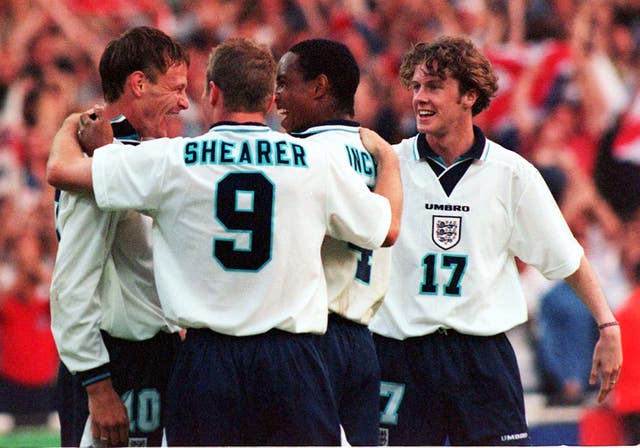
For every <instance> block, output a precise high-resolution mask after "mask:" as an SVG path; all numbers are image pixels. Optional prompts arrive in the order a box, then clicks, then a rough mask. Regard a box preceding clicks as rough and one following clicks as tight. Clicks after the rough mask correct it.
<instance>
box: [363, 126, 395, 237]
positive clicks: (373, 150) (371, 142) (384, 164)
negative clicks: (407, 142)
mask: <svg viewBox="0 0 640 448" xmlns="http://www.w3.org/2000/svg"><path fill="white" fill-rule="evenodd" d="M360 139H361V140H362V143H363V145H364V146H365V148H367V151H369V153H370V154H371V155H372V156H373V158H374V159H375V160H376V164H377V177H376V186H375V188H374V189H373V192H374V193H377V194H379V195H381V196H384V197H385V198H387V199H388V200H389V205H390V206H391V225H390V226H389V232H388V233H387V238H386V239H385V240H384V243H382V245H383V246H385V247H386V246H392V245H393V244H394V243H395V242H396V240H397V239H398V235H399V233H400V223H401V217H402V181H401V179H400V167H399V163H398V156H397V155H396V153H395V151H394V150H393V148H392V147H391V145H390V144H389V143H387V141H386V140H384V139H383V138H382V137H380V136H379V135H378V134H377V133H375V132H374V131H372V130H370V129H367V128H362V127H361V128H360Z"/></svg>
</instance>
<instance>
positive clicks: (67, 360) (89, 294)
mask: <svg viewBox="0 0 640 448" xmlns="http://www.w3.org/2000/svg"><path fill="white" fill-rule="evenodd" d="M115 219H116V218H115V217H114V216H113V214H109V213H104V212H103V211H101V210H100V209H99V208H98V207H97V205H96V203H95V200H94V199H93V196H92V195H91V194H87V193H83V194H80V193H66V192H63V193H61V195H60V202H59V205H58V210H57V215H56V225H57V230H58V233H59V235H60V241H59V245H58V253H57V256H56V263H55V268H54V272H53V276H52V280H51V290H50V292H51V300H50V306H51V329H52V333H53V337H54V339H55V342H56V346H57V348H58V353H59V355H60V359H61V360H62V362H64V364H65V365H66V366H67V368H68V369H69V371H71V372H72V373H78V372H83V371H89V370H92V369H96V368H100V367H101V366H103V367H104V366H105V365H106V364H108V362H109V354H108V352H107V349H106V347H105V345H104V342H103V340H102V336H101V334H100V322H101V315H102V312H101V306H100V296H99V293H98V286H99V283H100V279H101V276H102V271H103V267H104V264H105V261H106V257H107V254H108V252H109V248H110V246H111V243H112V241H113V232H112V231H110V229H111V228H112V226H115V224H116V223H115V222H114V221H115Z"/></svg>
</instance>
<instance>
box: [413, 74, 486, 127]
mask: <svg viewBox="0 0 640 448" xmlns="http://www.w3.org/2000/svg"><path fill="white" fill-rule="evenodd" d="M411 91H412V92H413V99H412V105H413V111H414V113H415V117H416V126H417V128H418V132H420V133H424V134H427V135H433V136H444V135H446V134H448V133H449V131H451V130H455V129H457V128H458V126H463V125H466V124H468V123H469V122H470V121H471V119H472V114H471V107H472V106H473V103H474V102H475V100H476V98H477V95H476V94H475V93H474V92H473V91H471V92H466V93H463V94H461V93H460V87H459V83H458V81H457V80H456V79H454V78H451V77H449V76H447V77H446V78H445V79H441V78H440V77H439V76H436V75H434V74H430V73H429V72H428V71H427V70H426V68H425V66H424V64H422V65H418V66H416V68H415V70H414V73H413V78H412V79H411Z"/></svg>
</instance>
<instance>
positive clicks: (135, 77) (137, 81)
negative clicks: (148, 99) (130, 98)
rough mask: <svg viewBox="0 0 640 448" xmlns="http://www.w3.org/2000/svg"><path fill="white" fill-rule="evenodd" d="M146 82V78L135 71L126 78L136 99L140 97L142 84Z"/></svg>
mask: <svg viewBox="0 0 640 448" xmlns="http://www.w3.org/2000/svg"><path fill="white" fill-rule="evenodd" d="M146 81H147V77H146V76H145V74H144V73H143V72H142V71H140V70H136V71H135V72H133V73H131V74H130V75H129V76H128V77H127V84H128V85H129V88H130V89H131V92H132V93H133V95H134V96H136V97H140V96H141V95H142V93H143V92H144V84H145V82H146Z"/></svg>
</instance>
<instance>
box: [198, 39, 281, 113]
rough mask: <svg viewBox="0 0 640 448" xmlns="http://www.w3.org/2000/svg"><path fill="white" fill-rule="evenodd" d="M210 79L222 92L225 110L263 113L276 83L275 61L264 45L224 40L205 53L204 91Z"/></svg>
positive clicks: (207, 87) (246, 40)
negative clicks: (205, 75) (205, 84)
mask: <svg viewBox="0 0 640 448" xmlns="http://www.w3.org/2000/svg"><path fill="white" fill-rule="evenodd" d="M210 81H213V82H214V84H215V85H216V86H217V87H218V88H219V89H220V90H221V91H222V93H223V94H224V104H225V107H226V108H227V110H228V111H230V112H264V113H266V112H267V111H268V108H269V104H270V103H271V99H272V98H273V93H274V90H275V85H276V61H275V59H274V58H273V54H272V53H271V50H270V49H269V47H267V46H266V45H261V44H258V43H256V42H255V41H253V40H251V39H247V38H232V39H227V40H226V41H225V42H223V43H222V44H220V45H218V46H217V47H215V48H214V49H213V50H211V53H210V54H209V62H208V64H207V86H206V92H207V93H209V92H210V86H209V82H210Z"/></svg>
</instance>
